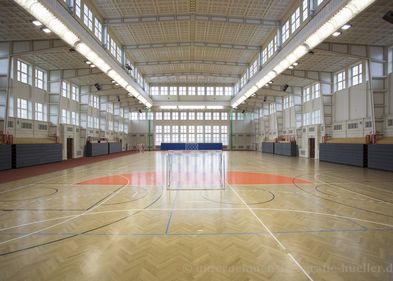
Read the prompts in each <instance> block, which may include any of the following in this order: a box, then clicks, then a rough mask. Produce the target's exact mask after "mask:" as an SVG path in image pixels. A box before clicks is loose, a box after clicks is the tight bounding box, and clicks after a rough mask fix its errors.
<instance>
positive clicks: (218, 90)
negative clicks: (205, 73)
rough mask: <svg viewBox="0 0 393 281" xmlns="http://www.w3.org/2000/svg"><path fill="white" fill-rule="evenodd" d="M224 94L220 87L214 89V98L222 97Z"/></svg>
mask: <svg viewBox="0 0 393 281" xmlns="http://www.w3.org/2000/svg"><path fill="white" fill-rule="evenodd" d="M223 94H224V92H223V88H222V87H216V96H222V95H223Z"/></svg>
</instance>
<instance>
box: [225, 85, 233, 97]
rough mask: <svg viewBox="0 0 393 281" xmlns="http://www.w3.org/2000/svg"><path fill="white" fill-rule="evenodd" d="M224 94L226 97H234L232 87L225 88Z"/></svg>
mask: <svg viewBox="0 0 393 281" xmlns="http://www.w3.org/2000/svg"><path fill="white" fill-rule="evenodd" d="M224 92H225V95H226V96H232V94H233V88H232V87H225V88H224Z"/></svg>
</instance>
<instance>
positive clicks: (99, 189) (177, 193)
mask: <svg viewBox="0 0 393 281" xmlns="http://www.w3.org/2000/svg"><path fill="white" fill-rule="evenodd" d="M226 154H227V155H226V159H227V168H228V170H229V171H242V172H245V171H246V172H250V173H251V174H252V173H260V172H263V173H266V174H273V175H278V176H285V177H292V178H299V179H302V180H303V181H293V182H292V183H282V184H272V183H263V184H231V185H229V186H228V187H227V188H226V189H225V190H166V188H165V187H163V186H161V185H152V184H149V185H145V186H144V185H142V186H137V185H129V184H127V183H121V184H113V185H111V184H105V185H98V184H94V181H93V182H91V184H83V185H80V184H78V183H80V182H83V181H90V180H93V179H96V178H102V177H108V176H114V175H122V174H129V173H130V172H140V175H143V174H146V173H145V172H159V173H162V172H164V167H163V162H164V160H165V158H164V157H165V154H164V153H162V152H146V153H143V154H134V155H127V156H124V157H119V158H117V159H113V160H108V161H106V162H99V163H93V164H90V165H85V166H81V167H78V168H73V169H68V170H64V171H58V172H54V173H50V174H45V175H40V176H36V177H33V178H29V179H24V180H19V181H15V182H9V183H6V184H2V185H0V280H72V281H75V280H94V281H96V280H138V281H139V280H143V281H144V280H146V281H154V280H169V281H174V280H179V281H180V280H182V281H183V280H203V281H205V280H212V281H213V280H214V281H217V280H244V281H245V280H280V281H281V280H291V281H292V280H293V281H297V280H315V281H316V280H351V281H352V280H360V281H370V280H378V281H379V280H383V281H391V280H393V265H392V263H393V256H392V254H391V253H392V252H393V208H392V205H393V190H392V186H393V176H392V174H391V173H388V172H382V171H373V170H367V171H366V170H364V169H360V168H355V167H349V166H338V165H334V164H328V163H319V164H317V163H315V162H313V161H309V160H307V159H292V158H287V157H277V156H275V157H273V156H271V155H265V154H261V153H256V152H227V153H226ZM253 181H254V180H253V179H250V182H253ZM141 182H143V181H141Z"/></svg>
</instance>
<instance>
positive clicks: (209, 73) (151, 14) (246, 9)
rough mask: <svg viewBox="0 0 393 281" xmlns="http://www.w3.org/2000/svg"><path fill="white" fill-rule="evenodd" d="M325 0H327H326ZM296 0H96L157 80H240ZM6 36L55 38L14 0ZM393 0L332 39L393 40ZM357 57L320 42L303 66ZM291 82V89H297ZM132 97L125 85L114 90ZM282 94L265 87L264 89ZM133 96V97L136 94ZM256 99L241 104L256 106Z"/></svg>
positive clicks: (60, 63) (41, 55)
mask: <svg viewBox="0 0 393 281" xmlns="http://www.w3.org/2000/svg"><path fill="white" fill-rule="evenodd" d="M325 1H326V0H325ZM294 2H296V1H295V0H242V1H240V0H132V1H131V0H95V1H93V5H94V6H95V9H96V10H97V11H98V12H99V13H101V15H102V16H103V18H104V21H106V22H108V24H109V26H110V29H111V30H112V32H113V33H114V34H115V37H117V38H118V39H119V41H120V43H121V44H122V45H124V47H125V49H126V50H127V52H128V54H129V55H130V56H131V58H132V59H133V61H134V62H135V64H136V66H137V67H138V69H139V70H140V72H141V73H142V74H143V76H144V78H145V79H146V80H147V81H148V82H150V83H152V84H178V85H180V84H183V85H184V84H216V85H222V84H230V85H233V84H235V83H236V82H238V80H239V78H240V77H241V75H242V74H243V73H244V71H245V70H246V68H247V66H248V65H249V64H250V63H252V62H253V60H254V59H255V57H256V55H257V53H258V51H259V47H260V46H262V45H263V44H264V43H265V42H266V41H267V40H269V39H270V38H269V35H271V33H272V31H274V30H275V29H276V28H277V27H275V26H274V24H275V23H277V22H278V21H280V19H281V18H282V17H283V16H284V15H285V14H286V13H287V12H288V11H289V8H290V7H291V5H292V4H293V3H294ZM0 7H1V9H0V41H23V40H47V39H54V38H56V37H55V36H54V35H53V34H45V33H44V32H42V31H41V30H40V28H38V27H35V26H33V25H32V24H31V21H32V20H33V18H32V17H31V16H30V15H29V14H27V13H26V12H24V10H23V9H22V8H20V7H19V6H18V5H17V4H16V3H15V2H14V1H12V0H0ZM391 9H393V1H392V0H377V1H376V2H375V3H374V4H373V5H372V6H371V7H369V8H368V9H367V10H365V11H364V12H363V13H362V14H361V15H359V16H358V17H356V18H355V19H353V20H352V21H351V24H352V28H351V29H349V30H347V31H344V32H343V34H342V35H341V36H339V37H330V38H328V39H327V40H326V41H327V42H332V43H342V44H367V45H382V46H392V45H393V25H392V24H390V23H388V22H386V21H384V20H383V19H382V16H383V15H384V14H385V13H386V11H388V10H391ZM21 57H22V58H24V59H26V60H27V61H30V62H32V63H35V64H37V65H38V66H40V67H42V68H44V69H47V70H54V69H86V67H87V66H86V64H85V63H84V58H83V57H82V56H81V55H79V54H78V53H77V52H70V51H69V48H67V47H61V46H60V47H56V48H52V49H47V50H41V51H37V52H26V53H24V54H23V55H21ZM357 60H358V58H355V57H351V56H348V55H345V54H337V53H331V52H329V51H324V50H321V49H315V50H314V53H313V54H307V55H306V56H305V57H303V58H302V59H301V60H300V61H299V66H298V67H297V69H299V70H305V71H327V72H335V71H337V70H339V69H342V68H343V67H345V66H347V65H350V64H352V63H354V62H356V61H357ZM71 79H72V80H71V81H72V82H74V83H77V84H80V85H94V84H95V83H96V82H97V81H100V82H101V83H102V84H108V85H110V83H111V81H110V79H109V78H108V77H107V76H106V75H104V74H103V73H101V72H99V71H98V70H97V71H96V72H95V73H92V74H89V75H84V76H81V77H79V78H77V77H74V78H71ZM313 81H314V80H311V79H305V78H299V77H291V76H288V75H280V76H278V77H277V78H276V79H275V80H274V86H276V87H278V88H279V87H280V86H282V85H284V84H288V85H290V86H305V85H308V84H310V83H312V82H313ZM290 91H291V89H290V88H289V89H288V91H287V93H288V92H290ZM112 93H114V94H116V95H118V94H119V93H121V94H123V95H124V98H125V99H128V98H126V92H125V91H122V90H116V89H115V90H113V91H112V90H111V92H110V94H112ZM280 95H281V96H282V95H283V93H280V91H272V90H271V89H269V88H265V87H264V88H262V89H260V90H259V91H258V92H257V96H256V97H255V98H258V97H263V96H280ZM132 102H133V101H132ZM255 106H256V104H255V102H253V101H248V102H246V103H244V104H243V105H242V106H241V108H246V109H247V110H253V109H254V108H255Z"/></svg>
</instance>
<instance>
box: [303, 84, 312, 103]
mask: <svg viewBox="0 0 393 281" xmlns="http://www.w3.org/2000/svg"><path fill="white" fill-rule="evenodd" d="M310 100H311V89H310V87H305V88H304V90H303V102H307V101H310Z"/></svg>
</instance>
